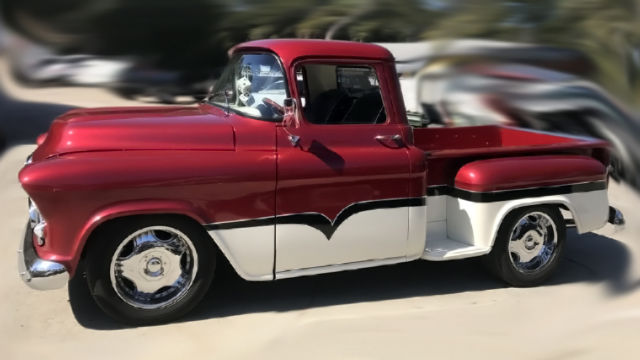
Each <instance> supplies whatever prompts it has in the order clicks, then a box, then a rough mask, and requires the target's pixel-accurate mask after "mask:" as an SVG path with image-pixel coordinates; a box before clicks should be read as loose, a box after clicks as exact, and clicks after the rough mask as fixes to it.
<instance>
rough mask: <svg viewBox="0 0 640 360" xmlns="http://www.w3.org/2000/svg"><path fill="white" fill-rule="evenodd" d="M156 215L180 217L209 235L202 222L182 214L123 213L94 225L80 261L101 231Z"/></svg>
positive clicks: (155, 216)
mask: <svg viewBox="0 0 640 360" xmlns="http://www.w3.org/2000/svg"><path fill="white" fill-rule="evenodd" d="M157 217H165V218H167V217H170V218H174V219H181V220H184V221H187V222H189V223H192V224H193V225H194V228H198V229H200V230H201V231H202V232H203V233H204V234H206V235H207V237H209V238H210V237H211V236H210V235H209V233H208V232H207V231H206V230H205V229H204V227H203V226H202V224H200V223H199V222H198V221H196V220H195V219H194V218H192V217H190V216H187V215H184V214H173V213H158V214H148V215H123V216H119V217H115V218H111V219H108V220H106V221H104V222H102V223H100V224H98V226H96V227H95V228H94V229H93V230H92V231H91V233H90V234H89V236H87V240H86V241H85V243H84V246H83V247H82V253H81V255H80V262H82V261H83V260H84V259H85V256H86V252H87V249H88V248H89V245H90V244H91V243H92V241H94V239H95V238H97V237H99V235H100V234H101V233H103V232H105V231H108V230H109V229H110V228H112V227H115V226H118V224H121V223H123V222H125V221H135V220H136V219H148V218H157ZM211 242H212V243H213V244H214V246H215V247H216V250H218V246H217V245H216V243H215V241H213V239H211Z"/></svg>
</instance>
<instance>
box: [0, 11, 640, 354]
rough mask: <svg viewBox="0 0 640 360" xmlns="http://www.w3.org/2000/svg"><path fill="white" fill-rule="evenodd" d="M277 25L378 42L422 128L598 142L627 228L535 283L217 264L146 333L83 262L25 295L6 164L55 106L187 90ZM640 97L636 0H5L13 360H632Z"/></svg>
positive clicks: (6, 315) (162, 98)
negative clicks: (99, 300) (236, 269)
mask: <svg viewBox="0 0 640 360" xmlns="http://www.w3.org/2000/svg"><path fill="white" fill-rule="evenodd" d="M285 37H286V38H320V39H342V40H353V41H362V42H372V43H378V44H381V45H382V46H385V47H387V48H388V49H389V50H390V51H391V52H392V53H393V54H394V56H395V58H396V59H397V69H398V74H399V77H400V83H401V86H402V90H403V94H404V100H405V103H406V108H407V110H408V115H409V119H410V121H411V122H412V124H413V125H414V126H418V127H424V126H428V127H441V126H469V125H478V124H504V125H510V126H520V127H527V128H533V129H539V130H545V131H560V132H564V133H571V134H576V135H580V136H583V135H588V136H593V137H598V138H602V139H606V140H608V141H609V142H610V143H611V144H612V165H613V168H612V169H611V171H612V175H613V177H614V179H617V180H619V181H618V182H611V183H610V187H609V199H610V203H611V204H612V205H613V206H616V207H618V208H619V209H620V210H621V211H622V212H623V213H624V214H625V216H626V219H627V228H626V229H624V230H621V231H620V230H618V229H617V228H614V227H613V226H609V225H608V226H606V227H605V228H603V229H601V230H599V231H597V232H593V233H589V234H583V235H580V236H578V234H577V233H576V232H575V231H573V230H572V231H570V232H569V233H568V241H567V247H566V248H565V253H564V255H563V259H562V262H561V264H560V269H558V275H557V276H556V277H554V279H553V281H551V282H550V283H549V284H548V285H546V286H541V287H538V288H532V289H518V288H509V287H505V286H504V285H503V284H502V283H500V282H497V281H495V280H493V279H492V278H491V277H490V276H488V275H486V274H485V272H484V271H479V268H478V265H479V264H476V263H475V262H474V261H473V259H471V260H470V261H465V260H463V261H456V262H412V263H408V264H405V265H396V266H391V267H380V268H375V269H367V270H360V271H351V272H344V273H337V274H330V275H324V276H317V277H309V278H303V279H290V280H282V281H278V282H275V283H273V284H270V283H253V282H245V281H242V280H240V279H239V278H236V277H235V275H232V274H233V273H232V272H231V271H227V275H224V271H220V272H218V273H217V275H216V276H221V277H220V278H218V279H222V281H221V282H218V281H219V280H216V281H217V283H216V286H214V287H213V291H211V292H210V294H209V295H208V297H207V299H206V301H205V305H203V306H202V307H200V308H199V310H198V311H197V312H196V313H195V315H193V316H192V317H191V318H189V319H188V320H187V321H186V322H185V323H178V324H170V325H167V326H158V327H150V328H138V329H123V330H122V329H120V328H118V327H116V326H114V325H113V324H112V323H110V322H108V320H105V319H104V318H102V317H101V316H102V315H101V312H100V311H99V310H98V309H97V308H96V306H95V304H94V303H93V301H92V300H91V298H90V295H89V290H88V289H87V288H86V285H79V284H84V279H82V278H81V277H79V276H76V277H75V278H74V279H78V282H76V283H72V284H70V286H69V288H68V292H67V290H65V289H60V290H59V291H57V292H47V293H36V292H33V291H31V290H29V289H27V287H26V286H24V284H22V282H21V281H20V280H18V277H17V275H16V273H15V271H16V270H15V269H16V268H15V253H13V249H14V248H15V247H16V246H17V241H18V239H19V236H20V235H18V234H22V231H23V229H24V221H25V216H26V215H25V213H24V211H22V210H18V211H17V210H16V209H22V208H23V207H26V195H25V194H24V192H23V191H22V189H21V188H20V186H19V184H18V182H17V172H18V169H20V167H22V166H23V164H24V159H25V158H26V156H27V155H28V154H29V153H30V152H32V151H33V148H34V147H35V145H34V143H35V139H36V137H37V136H38V135H39V134H41V133H43V132H45V131H47V129H48V128H49V125H50V123H51V121H52V120H53V119H54V118H55V117H56V116H58V115H60V114H62V113H64V112H66V111H68V110H70V109H71V108H74V107H95V106H139V105H152V104H153V105H161V104H193V103H195V102H197V101H199V100H201V99H203V97H204V96H205V95H206V92H207V89H208V88H209V86H211V85H212V84H214V83H215V81H216V80H217V78H218V76H219V75H220V73H221V70H222V68H223V66H224V65H225V63H226V62H227V54H228V50H229V49H230V48H231V47H232V46H233V45H235V44H237V43H240V42H243V41H247V40H253V39H261V38H285ZM639 107H640V0H554V1H551V0H512V1H496V0H494V1H489V0H473V1H471V0H467V1H464V0H374V1H358V0H323V1H319V0H243V1H222V0H0V199H1V200H0V201H1V202H2V204H3V205H4V206H0V228H2V229H3V233H2V234H3V237H2V239H3V240H4V241H5V243H4V245H5V251H4V252H3V253H0V255H1V256H5V255H6V258H2V257H1V256H0V259H2V261H0V270H2V273H3V274H5V276H0V297H1V298H2V299H3V304H4V307H3V308H4V309H5V311H0V324H3V325H4V326H0V343H1V344H5V343H6V344H8V345H9V346H6V347H4V348H6V349H7V350H6V351H8V355H5V356H4V358H7V359H11V358H19V359H22V358H25V357H26V358H43V357H44V358H52V356H53V358H56V355H52V354H53V353H52V352H51V349H55V354H57V357H64V358H65V359H73V358H82V359H86V358H88V357H90V358H92V359H100V358H105V359H112V358H115V357H118V356H119V357H122V356H124V357H125V358H126V357H132V356H136V355H137V354H145V356H144V357H145V358H148V357H150V356H149V355H150V354H151V355H152V356H153V357H154V358H158V359H162V358H169V357H171V358H176V355H177V356H178V358H180V357H189V356H190V355H191V357H194V356H192V355H196V356H195V358H203V357H205V356H207V357H211V355H210V354H216V355H218V357H220V358H225V357H227V358H229V357H232V358H241V357H242V356H238V355H239V354H240V355H242V354H245V355H251V354H253V356H245V357H246V358H265V354H266V355H271V356H274V355H279V356H278V358H283V359H287V358H295V357H294V356H295V355H292V354H297V353H300V354H305V358H323V359H325V358H328V359H332V358H394V357H398V354H409V353H412V354H420V355H423V354H425V350H426V351H428V353H427V354H428V355H427V356H429V355H431V356H432V357H435V358H457V357H459V358H465V359H466V358H468V357H469V353H470V352H473V356H474V357H477V358H489V357H495V354H510V355H511V357H518V358H536V359H565V358H581V359H583V358H587V359H603V358H615V359H622V358H628V359H638V358H640V356H638V345H637V340H638V334H640V330H639V329H640V328H639V325H638V324H640V321H639V320H640V311H639V308H638V304H640V262H639V261H638V259H640V243H639V242H638V241H637V240H638V234H640V221H638V214H637V213H635V208H636V207H637V206H638V204H639V203H640V180H638V176H637V174H639V173H640V115H639V114H640V113H639V112H638V109H639ZM24 144H29V145H24ZM21 145H22V146H21ZM25 209H26V208H25ZM7 248H8V249H9V250H6V249H7ZM2 254H5V255H2ZM12 258H13V260H11V259H12ZM7 259H9V260H7ZM5 260H7V261H5ZM1 266H4V268H2V267H1ZM216 271H218V270H216ZM82 286H84V287H82ZM66 300H69V304H70V306H69V304H68V303H67V302H66ZM176 330H177V331H176ZM247 339H250V340H249V341H248V340H247ZM3 341H4V342H3ZM151 341H153V346H149V345H150V344H152V343H151ZM461 344H464V345H463V346H460V345H461ZM118 345H119V346H118ZM6 351H5V352H6ZM633 353H635V354H636V355H633ZM12 354H20V355H13V356H12ZM25 354H34V355H31V356H29V355H26V356H25ZM35 354H38V355H35ZM115 354H117V355H115ZM132 354H133V355H132ZM203 354H207V355H203ZM225 354H226V356H225ZM327 354H328V355H327ZM363 354H365V355H364V356H363ZM3 355H4V353H3ZM114 355H115V356H114ZM314 355H315V356H314ZM321 355H324V356H321ZM456 355H457V356H456ZM401 356H402V355H401ZM138 357H139V356H138ZM267 357H269V356H267ZM274 357H275V356H274ZM405 357H407V356H405ZM414 357H416V356H414Z"/></svg>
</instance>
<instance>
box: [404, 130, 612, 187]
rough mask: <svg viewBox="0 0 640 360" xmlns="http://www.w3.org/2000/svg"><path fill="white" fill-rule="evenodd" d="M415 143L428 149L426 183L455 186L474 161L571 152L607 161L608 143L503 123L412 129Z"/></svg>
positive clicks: (602, 162) (605, 162) (601, 161)
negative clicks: (455, 180) (459, 177)
mask: <svg viewBox="0 0 640 360" xmlns="http://www.w3.org/2000/svg"><path fill="white" fill-rule="evenodd" d="M413 133H414V138H415V145H416V146H417V147H419V148H421V149H423V150H425V151H426V152H427V158H426V161H427V169H428V170H427V171H428V174H429V176H428V177H427V184H428V185H429V186H431V185H454V181H453V180H454V178H455V177H456V174H457V173H458V170H459V169H460V168H461V167H462V166H463V165H464V164H466V163H469V162H471V161H474V160H481V159H489V158H495V157H505V156H522V155H546V154H571V155H582V156H588V157H592V158H595V159H597V160H598V161H599V162H600V163H601V164H608V161H609V158H608V146H609V145H608V143H607V142H605V141H602V140H597V139H591V138H580V137H566V136H561V135H552V134H548V133H542V132H536V131H529V130H524V129H516V128H511V127H503V126H495V125H490V126H471V127H459V128H427V129H414V131H413Z"/></svg>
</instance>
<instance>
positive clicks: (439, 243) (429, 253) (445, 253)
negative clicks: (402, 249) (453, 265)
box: [422, 238, 491, 261]
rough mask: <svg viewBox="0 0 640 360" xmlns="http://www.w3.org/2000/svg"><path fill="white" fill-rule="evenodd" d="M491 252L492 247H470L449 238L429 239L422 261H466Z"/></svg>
mask: <svg viewBox="0 0 640 360" xmlns="http://www.w3.org/2000/svg"><path fill="white" fill-rule="evenodd" d="M490 251H491V248H490V247H481V246H476V245H470V244H467V243H462V242H459V241H455V240H452V239H448V238H444V239H443V238H440V239H428V240H427V248H426V249H425V251H424V253H423V254H422V259H425V260H431V261H444V260H455V259H464V258H468V257H473V256H479V255H484V254H487V253H489V252H490Z"/></svg>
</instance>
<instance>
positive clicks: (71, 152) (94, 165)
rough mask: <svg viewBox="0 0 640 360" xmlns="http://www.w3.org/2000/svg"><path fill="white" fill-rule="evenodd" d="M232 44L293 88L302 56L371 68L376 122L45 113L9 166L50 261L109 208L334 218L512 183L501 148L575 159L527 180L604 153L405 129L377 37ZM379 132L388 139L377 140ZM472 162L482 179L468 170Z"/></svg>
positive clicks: (209, 219)
mask: <svg viewBox="0 0 640 360" xmlns="http://www.w3.org/2000/svg"><path fill="white" fill-rule="evenodd" d="M240 51H271V52H274V53H275V54H277V55H279V56H280V57H281V59H282V63H283V65H284V68H285V71H286V73H287V78H288V82H289V88H290V92H291V95H292V96H294V97H297V92H296V91H297V90H296V87H295V86H293V85H295V84H294V83H293V79H294V76H293V75H294V74H295V67H296V66H297V65H298V64H301V63H302V62H305V61H314V60H315V61H322V62H330V63H351V64H362V65H368V66H371V67H373V68H375V70H376V72H377V75H378V79H379V81H380V86H381V92H382V98H383V102H384V105H385V109H386V113H387V119H388V120H387V123H385V124H379V125H313V124H310V123H308V122H306V120H305V119H304V118H302V117H301V119H300V120H301V121H300V127H298V128H295V129H294V128H290V127H288V128H285V127H284V126H283V125H282V124H281V123H274V122H267V121H261V120H254V119H250V118H246V117H242V116H239V115H236V114H233V113H232V114H230V115H227V114H225V113H224V112H223V110H222V109H220V108H218V107H215V106H211V105H199V106H172V107H132V108H100V109H78V110H73V111H70V112H68V113H66V114H64V115H62V116H60V117H59V118H58V119H56V120H55V121H54V122H53V124H52V126H51V128H50V130H49V132H48V133H47V135H46V136H45V137H44V138H42V139H41V142H40V144H39V146H38V148H37V150H36V151H35V153H34V156H33V163H31V164H29V165H26V166H25V167H24V168H23V170H22V171H21V172H20V174H19V178H20V182H21V184H22V186H23V188H24V189H25V191H26V192H27V193H28V194H29V196H30V197H31V198H32V199H34V201H35V202H36V204H37V205H38V207H39V209H40V211H41V213H42V215H43V217H44V219H46V221H47V224H48V226H47V234H48V236H47V241H46V243H45V245H44V246H42V247H39V246H37V247H36V248H37V252H38V254H39V256H41V257H42V258H44V259H47V260H54V261H59V262H61V263H63V264H64V265H65V266H66V267H67V269H68V270H69V271H70V272H71V273H72V274H73V273H74V271H75V267H76V265H77V263H78V260H79V258H80V254H81V253H82V249H83V247H84V244H85V242H86V240H87V237H88V236H89V234H90V233H91V231H92V230H93V229H94V228H95V227H96V226H98V225H99V224H100V223H102V222H103V221H106V220H107V219H112V218H115V217H118V216H126V215H136V214H149V213H173V214H182V215H185V216H189V217H191V218H193V219H194V220H196V221H198V222H200V223H202V224H206V223H214V222H223V221H232V220H244V219H254V218H262V217H270V216H274V215H276V214H288V213H300V212H319V213H322V214H324V215H326V216H327V217H328V218H333V217H335V216H336V215H337V213H338V212H339V211H340V210H342V209H343V208H344V207H346V206H347V205H349V204H351V203H354V202H360V201H367V200H376V199H388V198H402V197H420V196H424V195H425V193H426V187H427V185H430V184H453V183H454V179H455V178H456V174H458V171H459V170H460V169H461V168H463V169H465V170H464V171H463V172H461V173H460V174H461V175H460V179H459V180H460V186H461V187H464V186H468V187H473V186H478V188H481V189H485V188H487V187H491V186H493V187H494V188H496V187H497V186H521V185H520V183H518V181H519V180H518V179H514V178H510V177H509V175H508V174H503V175H500V174H501V173H502V172H505V169H507V172H508V173H510V172H514V171H515V170H513V167H514V166H515V165H513V163H515V162H516V161H515V160H514V162H507V163H504V162H500V161H502V160H506V157H507V156H524V155H543V154H561V155H562V154H577V155H582V156H583V157H574V158H572V157H569V156H565V157H564V158H563V159H564V160H563V163H564V167H566V168H568V169H573V170H572V171H573V172H571V171H569V172H568V173H563V174H564V175H562V176H558V177H553V176H552V175H553V174H554V173H555V172H556V171H558V169H559V168H563V166H561V164H560V165H559V162H557V163H556V162H553V161H549V162H547V161H544V160H539V161H537V162H536V163H535V167H536V168H537V169H538V170H539V172H542V173H544V174H546V175H545V176H548V177H545V176H542V175H539V173H537V174H538V175H539V176H538V177H535V176H534V175H535V174H533V173H532V174H530V175H528V177H527V179H529V180H531V181H534V182H535V181H542V182H544V181H552V180H553V181H554V182H555V181H558V182H562V181H573V180H574V179H577V178H580V177H581V176H582V178H586V176H591V175H592V173H593V174H595V173H596V172H597V171H595V168H596V166H595V165H594V163H595V161H594V160H591V159H590V158H596V159H598V161H600V162H602V163H606V161H608V159H607V158H608V153H607V150H606V146H607V145H606V143H604V142H601V141H595V140H591V139H574V138H567V137H562V136H554V135H548V134H541V133H535V132H529V131H523V130H516V129H511V128H504V127H496V126H489V127H475V128H454V129H415V130H412V129H411V128H410V127H409V126H408V124H407V121H406V116H405V110H404V103H403V101H402V96H401V93H400V87H399V83H398V78H397V75H396V72H395V68H394V64H393V62H392V60H393V59H392V57H391V55H390V54H389V52H388V51H387V50H385V49H383V48H381V47H378V46H376V45H371V44H362V43H348V42H333V41H320V40H264V41H255V42H250V43H245V44H242V45H239V46H237V47H236V48H234V49H233V52H240ZM289 134H294V135H296V136H300V145H299V147H294V146H292V145H291V143H290V142H289V139H288V135H289ZM378 135H384V136H392V135H400V140H399V141H398V142H397V143H396V144H394V143H392V142H384V141H378V140H376V139H375V137H376V136H378ZM39 141H40V140H39ZM584 156H586V157H588V159H586V160H585V158H584ZM496 157H500V158H505V159H499V160H500V161H498V160H496V162H495V163H493V164H494V165H493V167H491V164H492V163H484V162H477V163H472V162H473V161H476V160H481V159H488V158H496ZM540 159H542V158H540ZM587 160H588V161H587ZM469 163H471V164H469ZM583 163H584V164H583ZM465 164H469V166H468V167H464V166H465ZM583 165H584V166H583ZM601 166H602V165H600V167H599V168H598V171H600V170H602V168H601ZM467 169H470V170H467ZM487 169H488V170H487ZM472 172H478V173H479V174H481V175H482V176H483V178H482V181H481V182H478V183H474V182H473V181H471V180H469V179H468V177H469V176H470V175H469V174H471V173H472ZM574 175H575V176H574ZM597 175H598V176H600V177H601V176H602V173H601V172H600V173H598V174H597ZM464 176H467V178H465V177H464ZM536 176H537V175H536ZM572 176H573V177H572ZM594 176H595V175H594ZM463 183H464V184H468V185H464V184H463Z"/></svg>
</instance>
